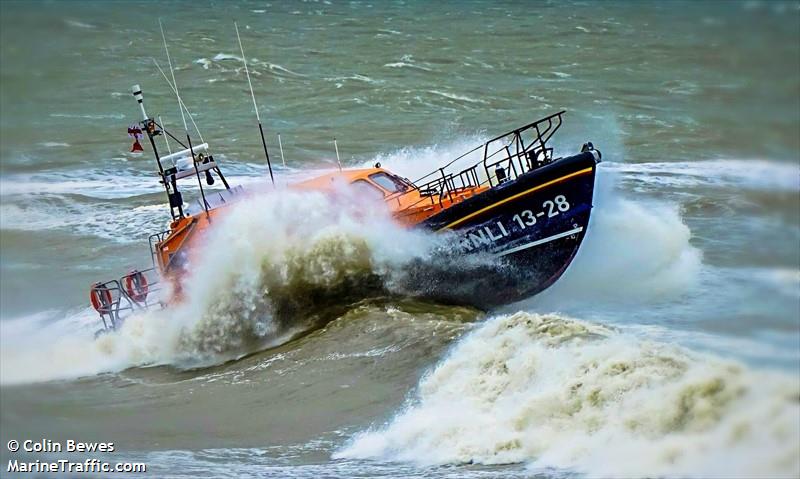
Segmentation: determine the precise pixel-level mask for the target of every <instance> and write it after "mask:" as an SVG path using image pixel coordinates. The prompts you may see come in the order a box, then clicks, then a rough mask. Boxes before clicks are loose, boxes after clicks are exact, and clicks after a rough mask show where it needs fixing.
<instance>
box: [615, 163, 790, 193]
mask: <svg viewBox="0 0 800 479" xmlns="http://www.w3.org/2000/svg"><path fill="white" fill-rule="evenodd" d="M604 166H605V167H606V168H608V169H610V170H613V171H617V172H619V173H621V174H622V175H623V177H624V178H631V179H634V180H637V181H642V182H646V183H657V184H658V185H659V186H674V187H695V186H720V187H728V186H736V187H741V188H747V189H755V190H778V191H788V192H796V191H800V165H797V164H792V163H782V162H777V161H771V160H757V159H753V160H745V159H719V160H707V161H675V162H656V163H616V162H608V163H605V164H604Z"/></svg>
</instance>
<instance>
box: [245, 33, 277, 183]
mask: <svg viewBox="0 0 800 479" xmlns="http://www.w3.org/2000/svg"><path fill="white" fill-rule="evenodd" d="M233 27H234V28H235V29H236V39H237V40H238V41H239V51H241V52H242V63H244V72H245V74H247V84H248V85H249V86H250V96H251V97H252V98H253V109H254V110H255V112H256V120H257V121H258V131H259V132H260V133H261V145H263V146H264V156H266V157H267V168H269V179H270V180H272V186H273V187H274V186H275V177H274V176H273V175H272V163H270V161H269V151H267V140H265V139H264V127H263V126H261V116H259V114H258V105H257V104H256V94H255V93H253V82H252V81H250V70H248V69H247V59H246V58H245V57H244V48H243V47H242V37H240V36H239V25H237V24H236V22H233ZM281 155H283V153H281Z"/></svg>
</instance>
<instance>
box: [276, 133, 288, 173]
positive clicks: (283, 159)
mask: <svg viewBox="0 0 800 479" xmlns="http://www.w3.org/2000/svg"><path fill="white" fill-rule="evenodd" d="M278 147H279V148H280V149H281V161H282V162H283V167H284V168H286V158H285V157H284V156H283V143H281V134H280V133H278Z"/></svg>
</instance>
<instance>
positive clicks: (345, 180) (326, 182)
mask: <svg viewBox="0 0 800 479" xmlns="http://www.w3.org/2000/svg"><path fill="white" fill-rule="evenodd" d="M379 172H384V173H389V172H388V171H386V170H384V169H383V168H359V169H355V170H342V171H333V172H331V173H327V174H324V175H320V176H317V177H314V178H311V179H310V180H306V181H301V182H300V183H295V184H294V185H292V186H293V187H296V188H303V189H306V188H307V189H315V190H318V189H323V190H327V189H332V188H336V187H337V186H339V185H346V184H350V183H352V182H354V181H356V180H358V179H364V180H367V179H368V177H369V175H372V174H375V173H379ZM389 174H391V173H389Z"/></svg>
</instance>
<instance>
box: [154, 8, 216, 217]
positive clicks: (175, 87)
mask: <svg viewBox="0 0 800 479" xmlns="http://www.w3.org/2000/svg"><path fill="white" fill-rule="evenodd" d="M158 27H159V28H160V29H161V40H162V41H163V42H164V51H165V52H167V63H169V73H170V75H172V89H173V90H174V91H175V96H176V97H177V98H178V109H179V110H180V111H181V119H182V120H183V130H184V131H185V132H186V142H187V144H188V145H189V153H190V154H191V155H192V164H193V165H194V173H195V175H197V185H198V186H199V187H200V196H201V197H202V198H203V209H204V210H205V211H206V218H207V219H208V221H209V222H210V221H211V216H209V214H208V202H207V201H206V193H205V191H203V182H202V181H201V180H200V171H199V170H198V169H197V157H196V156H194V148H193V147H192V138H191V137H190V136H189V127H188V126H187V125H186V115H185V114H184V113H183V101H182V100H181V95H180V93H178V82H177V81H175V71H174V70H173V69H172V59H171V58H170V57H169V48H167V37H166V36H165V35H164V25H162V23H161V19H160V18H159V19H158ZM153 61H155V60H153ZM156 65H158V64H156ZM162 73H163V72H162ZM165 76H166V75H165ZM173 178H174V176H173Z"/></svg>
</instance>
